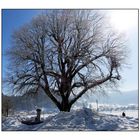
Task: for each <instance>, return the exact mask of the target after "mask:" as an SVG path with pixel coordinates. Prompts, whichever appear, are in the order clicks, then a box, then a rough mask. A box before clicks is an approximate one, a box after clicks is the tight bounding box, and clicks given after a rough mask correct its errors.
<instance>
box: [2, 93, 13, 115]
mask: <svg viewBox="0 0 140 140" xmlns="http://www.w3.org/2000/svg"><path fill="white" fill-rule="evenodd" d="M12 108H13V104H12V101H11V99H10V97H8V96H6V95H3V94H2V115H4V116H6V117H8V115H9V112H10V110H11V109H12Z"/></svg>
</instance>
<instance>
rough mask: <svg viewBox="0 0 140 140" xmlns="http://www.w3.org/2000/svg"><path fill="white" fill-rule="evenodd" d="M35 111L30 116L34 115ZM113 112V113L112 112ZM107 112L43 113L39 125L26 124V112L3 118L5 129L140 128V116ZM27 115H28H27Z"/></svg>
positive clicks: (88, 110)
mask: <svg viewBox="0 0 140 140" xmlns="http://www.w3.org/2000/svg"><path fill="white" fill-rule="evenodd" d="M33 114H34V112H32V113H31V114H30V115H29V114H26V115H27V116H28V118H31V117H33V116H34V115H33ZM112 114H113V113H112ZM112 114H110V113H109V114H108V113H107V112H99V113H97V112H95V111H94V110H93V109H89V108H82V109H76V110H72V111H71V112H59V113H50V114H47V113H45V114H43V115H42V119H43V120H44V122H43V123H41V124H37V125H25V124H22V123H21V122H20V119H19V116H25V112H22V114H20V115H19V114H18V115H16V116H10V117H7V118H3V119H2V130H3V131H6V130H7V131H8V130H9V131H115V130H118V131H126V130H138V121H139V120H138V117H131V116H128V115H126V117H122V116H121V115H120V114H121V113H120V114H119V115H118V114H117V115H112ZM27 116H26V117H27Z"/></svg>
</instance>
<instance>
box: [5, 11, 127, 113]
mask: <svg viewBox="0 0 140 140" xmlns="http://www.w3.org/2000/svg"><path fill="white" fill-rule="evenodd" d="M104 25H105V23H104V17H103V16H102V14H100V13H99V12H98V11H95V10H48V11H47V12H46V13H45V14H42V15H39V16H37V17H35V18H34V19H33V20H32V21H31V22H30V23H28V24H26V25H24V26H23V27H21V28H20V29H19V30H17V31H15V32H14V33H13V36H12V48H11V50H10V51H9V56H10V63H11V67H10V75H9V78H8V79H7V81H8V82H9V83H10V85H12V88H13V89H14V93H20V94H23V93H25V92H27V91H28V90H31V89H36V92H37V91H38V89H40V88H41V89H43V90H44V92H45V93H46V95H48V97H49V98H50V99H51V100H52V101H53V102H54V104H55V105H56V106H57V107H58V109H59V110H60V111H70V109H71V106H72V105H73V104H74V103H75V102H76V101H77V100H78V99H79V98H80V97H81V96H82V95H84V94H87V93H88V91H89V90H91V89H95V88H96V87H102V86H103V85H104V84H106V83H109V84H110V85H111V84H112V83H116V82H117V81H118V80H120V78H121V76H120V73H119V71H120V68H121V67H122V66H123V64H124V60H125V57H126V54H125V50H126V49H125V45H124V43H123V40H122V39H121V37H120V36H119V35H117V34H116V33H112V31H109V30H110V29H109V28H104Z"/></svg>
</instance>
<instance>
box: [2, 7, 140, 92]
mask: <svg viewBox="0 0 140 140" xmlns="http://www.w3.org/2000/svg"><path fill="white" fill-rule="evenodd" d="M41 12H42V10H2V77H4V75H5V71H6V65H7V62H8V60H7V58H6V56H5V55H4V53H5V51H6V50H7V49H8V48H10V46H11V45H10V43H11V34H12V32H13V31H14V30H16V29H18V28H19V27H21V26H22V25H24V24H25V23H28V22H30V20H31V19H32V18H33V17H34V16H35V15H37V14H39V13H41ZM107 13H108V14H110V15H111V16H110V18H111V19H112V20H114V23H113V22H112V23H111V24H112V26H114V28H116V29H117V30H119V31H123V29H124V32H125V33H126V36H127V40H128V42H127V43H128V48H129V50H130V54H129V57H128V62H129V64H130V68H129V69H124V71H123V74H122V77H123V79H122V81H121V87H120V89H121V90H135V89H138V18H137V16H138V15H137V14H138V11H136V10H135V11H134V12H133V15H132V16H130V15H131V13H132V12H131V11H128V12H127V11H126V13H125V14H124V16H125V17H126V16H127V18H126V19H125V18H124V17H123V16H122V15H123V14H122V13H123V12H122V11H119V10H116V13H117V14H114V11H113V10H111V11H110V10H108V11H107ZM129 17H130V18H129ZM117 18H120V20H117ZM116 20H117V21H116ZM129 20H130V21H133V22H130V21H129ZM119 22H121V24H119ZM130 23H131V24H132V25H131V24H130ZM126 25H127V26H126Z"/></svg>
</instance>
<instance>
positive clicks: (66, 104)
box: [59, 98, 71, 112]
mask: <svg viewBox="0 0 140 140" xmlns="http://www.w3.org/2000/svg"><path fill="white" fill-rule="evenodd" d="M70 109H71V105H70V103H69V101H68V99H66V98H65V99H63V100H62V102H61V107H60V108H59V110H60V111H64V112H70Z"/></svg>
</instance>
